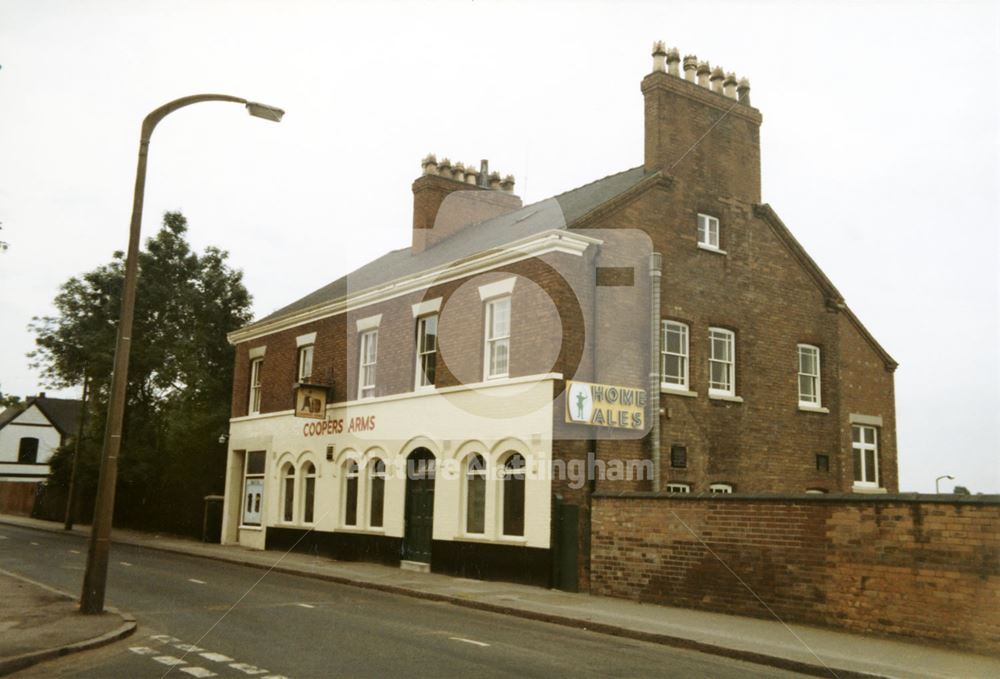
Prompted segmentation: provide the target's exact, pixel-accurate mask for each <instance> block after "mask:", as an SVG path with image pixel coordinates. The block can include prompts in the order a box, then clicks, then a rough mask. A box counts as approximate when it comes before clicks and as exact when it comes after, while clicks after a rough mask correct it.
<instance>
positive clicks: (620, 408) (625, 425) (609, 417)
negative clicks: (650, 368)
mask: <svg viewBox="0 0 1000 679" xmlns="http://www.w3.org/2000/svg"><path fill="white" fill-rule="evenodd" d="M645 412H646V390H645V389H633V388H632V387H619V386H615V385H610V384H591V383H590V382H573V381H569V382H567V383H566V421H567V422H570V423H575V424H591V425H595V426H599V427H612V428H614V429H642V428H643V426H644V423H643V420H644V417H645Z"/></svg>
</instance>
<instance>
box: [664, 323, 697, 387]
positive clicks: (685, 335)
mask: <svg viewBox="0 0 1000 679" xmlns="http://www.w3.org/2000/svg"><path fill="white" fill-rule="evenodd" d="M671 333H674V334H679V335H680V337H681V343H682V345H683V346H682V347H681V351H680V352H674V351H669V350H668V349H667V337H668V336H669V335H670V334H671ZM668 356H677V357H678V358H679V359H680V362H681V366H682V369H681V375H677V376H671V378H670V379H679V380H680V382H671V381H668V377H667V357H668ZM690 357H691V332H690V329H689V328H688V326H687V324H686V323H681V322H680V321H671V320H663V321H662V322H661V323H660V386H661V387H662V388H664V389H674V390H677V391H689V390H690V389H691V382H690V365H691V360H690Z"/></svg>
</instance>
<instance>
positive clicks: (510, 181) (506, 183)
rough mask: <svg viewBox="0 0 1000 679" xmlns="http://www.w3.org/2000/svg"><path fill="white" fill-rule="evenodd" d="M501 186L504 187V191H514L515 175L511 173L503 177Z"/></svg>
mask: <svg viewBox="0 0 1000 679" xmlns="http://www.w3.org/2000/svg"><path fill="white" fill-rule="evenodd" d="M500 187H501V188H502V189H503V191H504V193H514V175H512V174H509V175H507V176H506V177H504V178H503V181H502V182H500Z"/></svg>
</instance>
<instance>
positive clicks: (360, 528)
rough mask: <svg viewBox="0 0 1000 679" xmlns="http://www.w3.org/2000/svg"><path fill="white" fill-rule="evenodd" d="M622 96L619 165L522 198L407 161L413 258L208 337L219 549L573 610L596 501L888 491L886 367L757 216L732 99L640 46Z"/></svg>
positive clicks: (889, 385) (824, 284)
mask: <svg viewBox="0 0 1000 679" xmlns="http://www.w3.org/2000/svg"><path fill="white" fill-rule="evenodd" d="M641 91H642V96H643V99H644V106H645V148H644V158H643V162H642V164H641V165H639V166H637V167H634V168H632V169H628V170H625V171H623V172H619V173H617V174H612V175H609V176H607V177H604V178H603V179H598V180H597V181H595V182H593V183H591V184H587V185H585V186H582V187H579V188H577V189H573V190H571V191H568V192H566V193H563V194H561V195H558V196H555V197H553V198H551V199H548V200H545V201H541V202H539V203H535V204H533V205H528V206H522V203H521V200H520V199H519V198H518V197H517V196H516V195H515V193H514V181H513V178H511V177H509V176H508V177H506V178H501V177H500V175H499V174H496V173H489V171H488V168H487V166H486V163H485V162H484V163H482V164H481V165H480V166H479V168H478V169H476V168H475V167H474V166H471V165H470V166H464V165H461V164H455V165H452V164H451V163H450V162H449V161H447V160H445V159H441V160H440V161H438V160H437V159H436V158H435V157H433V156H428V157H427V158H426V159H425V160H424V162H423V173H422V175H421V176H420V177H419V178H418V179H416V181H414V182H413V186H412V191H413V201H414V210H413V225H412V238H411V244H410V246H409V247H406V248H403V249H400V250H394V251H392V252H389V253H388V254H386V255H384V256H383V257H381V258H379V259H377V260H375V261H374V262H372V263H370V264H368V265H366V266H364V267H362V268H361V269H359V270H357V271H355V272H353V273H350V274H348V275H347V276H345V277H344V278H341V279H339V280H337V281H334V282H333V283H331V284H329V285H327V286H325V287H323V288H321V289H319V290H316V291H315V292H312V293H310V294H308V295H306V296H305V297H303V298H302V299H300V300H298V301H296V302H293V303H292V304H290V305H288V306H287V307H285V308H283V309H280V310H278V311H276V312H275V313H273V314H271V315H269V316H267V317H265V318H263V319H261V320H259V321H256V322H255V323H253V324H251V325H249V326H247V327H245V328H243V329H241V330H239V331H236V332H234V333H232V334H231V335H230V341H231V342H232V343H233V344H234V345H235V346H236V349H237V351H236V364H235V372H234V375H235V379H234V388H233V402H232V419H231V425H230V438H229V462H228V474H227V482H226V506H225V510H224V525H223V541H224V542H227V543H230V544H241V545H245V546H250V547H254V548H260V549H264V548H290V547H295V548H296V549H308V550H313V551H316V552H318V553H325V554H329V555H331V556H333V557H335V558H341V559H370V560H377V561H382V562H385V563H389V564H403V565H405V566H407V567H412V568H420V569H423V568H429V569H430V570H433V571H436V572H445V573H454V574H461V575H466V576H469V577H481V578H502V579H512V580H517V581H522V582H529V583H535V584H539V585H550V586H557V587H561V588H565V589H570V590H575V589H588V588H590V586H591V571H590V567H591V547H592V544H593V541H594V540H595V539H597V538H598V537H599V536H598V535H596V533H595V534H594V535H592V522H591V508H592V503H593V501H594V498H595V496H597V495H600V494H608V493H648V494H653V495H665V494H671V495H672V496H673V495H682V494H683V495H687V496H691V497H694V496H698V495H702V494H704V495H708V494H735V495H754V496H761V495H762V494H785V495H788V494H794V495H802V496H804V494H806V493H809V494H820V493H822V494H855V493H857V494H861V493H865V494H870V493H887V492H888V493H895V492H897V490H898V487H897V484H898V482H897V470H896V444H895V440H896V432H895V408H894V394H893V371H894V370H895V367H896V363H895V362H894V361H893V359H892V358H891V357H890V356H889V354H887V352H886V351H885V350H884V349H883V348H882V347H881V346H880V345H879V344H878V342H877V341H876V340H875V339H874V338H873V337H872V336H871V334H870V333H869V332H868V331H867V330H866V329H865V327H864V326H863V325H862V324H861V322H860V321H859V320H858V318H857V317H856V316H855V315H854V314H853V313H852V312H851V310H850V309H849V308H848V307H847V305H846V304H845V301H844V299H843V297H842V295H841V294H840V293H839V292H838V290H837V288H836V287H835V286H834V285H833V283H832V282H831V281H830V280H829V279H828V278H827V277H826V276H825V275H824V274H823V272H822V271H821V270H820V269H819V268H818V267H817V266H816V264H815V262H814V261H813V260H812V259H811V258H810V257H809V255H808V254H807V253H806V252H805V251H804V250H803V248H802V246H801V245H800V244H799V243H798V241H796V239H795V238H794V236H793V235H792V233H791V232H790V231H789V229H788V228H787V227H786V226H785V225H784V224H783V223H782V221H781V220H780V219H779V217H778V216H777V214H776V212H775V211H774V210H773V209H772V208H771V207H770V206H769V205H767V204H766V203H762V202H761V195H760V143H759V139H760V137H759V128H760V124H761V120H762V118H761V114H760V112H759V111H758V110H757V109H755V108H753V107H752V106H751V105H750V87H749V84H748V83H747V81H746V80H737V78H736V77H735V76H734V75H733V74H731V73H729V74H727V73H724V72H722V70H721V69H719V68H715V69H714V70H713V69H712V68H710V67H709V65H708V64H707V63H706V62H699V61H698V60H697V59H695V58H694V57H687V58H685V59H683V61H682V60H681V59H680V56H679V54H678V53H677V51H676V50H670V51H669V52H668V51H667V50H665V49H664V48H663V46H662V45H660V44H658V45H657V46H656V47H655V48H654V54H653V70H652V72H651V73H649V74H648V75H647V76H646V77H645V78H644V79H643V80H642V87H641ZM637 103H638V101H637ZM302 415H306V416H305V417H303V416H302ZM408 462H409V465H407V463H408ZM581 469H582V470H584V471H585V474H584V478H581V477H580V475H579V474H573V473H569V472H572V471H573V470H576V471H577V472H579V471H580V470H581ZM400 470H403V471H404V473H400ZM586 472H589V473H586ZM595 528H596V524H595Z"/></svg>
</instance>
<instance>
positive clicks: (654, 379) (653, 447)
mask: <svg viewBox="0 0 1000 679" xmlns="http://www.w3.org/2000/svg"><path fill="white" fill-rule="evenodd" d="M662 269H663V257H662V256H661V255H660V253H659V252H654V253H651V254H650V255H649V392H648V395H647V399H646V400H647V401H648V402H649V419H650V429H649V435H650V446H649V449H650V451H649V454H650V455H651V456H652V458H653V492H654V493H658V492H660V278H661V276H662Z"/></svg>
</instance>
